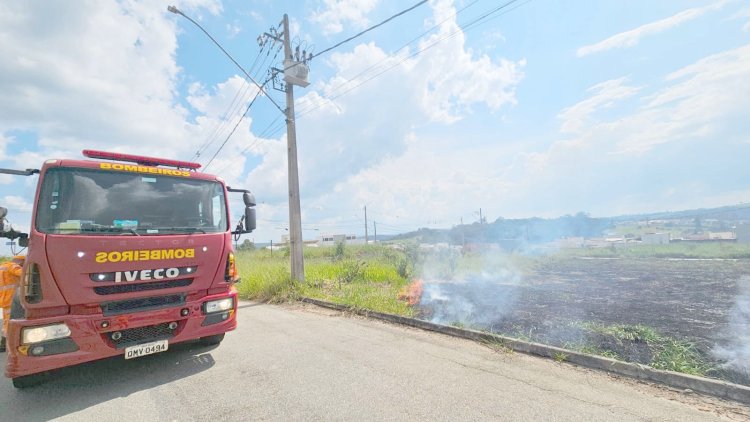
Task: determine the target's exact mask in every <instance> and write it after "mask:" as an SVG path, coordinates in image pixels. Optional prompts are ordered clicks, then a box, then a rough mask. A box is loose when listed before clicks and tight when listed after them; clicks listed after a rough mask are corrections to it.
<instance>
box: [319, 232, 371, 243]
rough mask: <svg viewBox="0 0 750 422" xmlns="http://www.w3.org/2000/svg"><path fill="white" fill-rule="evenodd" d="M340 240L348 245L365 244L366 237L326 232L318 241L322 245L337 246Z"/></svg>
mask: <svg viewBox="0 0 750 422" xmlns="http://www.w3.org/2000/svg"><path fill="white" fill-rule="evenodd" d="M339 242H343V243H346V244H347V245H364V244H365V239H358V238H357V235H355V234H324V235H322V236H320V237H319V238H318V241H317V243H318V245H320V246H336V244H337V243H339Z"/></svg>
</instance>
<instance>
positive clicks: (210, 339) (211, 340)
mask: <svg viewBox="0 0 750 422" xmlns="http://www.w3.org/2000/svg"><path fill="white" fill-rule="evenodd" d="M222 340H224V333H221V334H216V335H215V336H206V337H201V339H200V343H201V344H202V345H204V346H213V345H216V344H219V343H221V341H222Z"/></svg>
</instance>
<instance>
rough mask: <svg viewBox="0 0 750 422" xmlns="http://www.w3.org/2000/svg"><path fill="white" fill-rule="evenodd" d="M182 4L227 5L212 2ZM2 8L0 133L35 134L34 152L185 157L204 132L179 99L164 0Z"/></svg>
mask: <svg viewBox="0 0 750 422" xmlns="http://www.w3.org/2000/svg"><path fill="white" fill-rule="evenodd" d="M178 5H179V6H180V7H185V8H186V10H190V9H199V8H204V9H202V10H207V11H209V12H210V13H218V12H219V11H220V10H221V8H220V3H217V2H215V1H198V0H193V1H188V2H181V3H178ZM1 10H2V11H1V12H0V54H2V55H3V57H6V58H10V59H9V60H3V61H2V62H0V74H2V75H3V78H2V79H1V80H0V90H2V92H3V95H2V96H1V97H0V108H2V110H3V113H2V115H0V133H7V132H8V131H9V130H23V131H28V132H31V133H34V134H36V136H37V137H38V141H37V142H36V145H29V146H28V148H29V149H28V151H31V150H33V151H35V153H34V154H42V155H43V156H46V157H49V156H50V154H53V153H54V154H60V155H61V156H78V155H79V153H80V149H82V148H84V147H86V148H105V147H106V148H107V149H115V150H119V151H125V150H127V151H130V152H136V153H149V154H151V155H164V156H178V157H179V156H180V155H181V154H184V153H185V151H187V150H189V149H192V147H191V146H190V145H191V143H193V142H196V141H198V140H197V139H194V138H191V137H190V136H189V134H190V131H191V125H190V124H189V123H186V120H187V117H188V112H187V111H186V110H184V109H183V108H182V107H181V106H180V105H179V104H178V103H177V98H176V92H175V86H176V84H177V82H178V77H179V72H180V69H179V67H178V66H177V64H176V63H175V51H176V47H177V42H176V37H175V33H176V27H175V18H174V15H172V14H169V13H168V12H167V11H166V2H158V3H157V2H153V3H151V2H146V3H140V2H114V1H112V2H104V1H89V2H88V3H86V4H81V3H77V4H76V5H72V4H68V3H55V4H50V3H49V2H18V3H10V4H9V3H4V5H3V6H2V9H1ZM28 151H27V152H26V153H20V154H17V155H16V156H15V157H14V159H15V161H16V163H17V164H22V161H24V158H23V157H24V155H27V156H28V155H29V154H31V153H29V152H28ZM32 165H33V166H38V165H39V162H37V163H33V164H32Z"/></svg>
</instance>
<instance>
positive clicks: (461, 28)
mask: <svg viewBox="0 0 750 422" xmlns="http://www.w3.org/2000/svg"><path fill="white" fill-rule="evenodd" d="M517 1H519V0H510V1H508V2H506V3H504V4H502V5H500V6H498V7H496V8H495V9H492V10H490V11H488V12H485V13H484V14H483V15H481V16H479V17H478V18H475V19H474V20H472V21H471V22H469V23H467V24H465V25H464V26H459V30H456V31H453V32H451V33H450V34H448V35H446V36H444V37H442V38H440V39H438V40H436V41H435V42H433V43H432V44H429V45H427V46H425V47H423V48H421V49H419V50H417V51H415V52H414V53H412V54H410V55H409V56H407V57H405V58H403V59H402V60H401V61H398V62H396V63H394V64H392V65H391V66H388V67H386V68H385V69H383V70H382V71H380V72H378V73H376V74H374V75H373V76H371V77H369V78H367V79H365V80H363V81H362V82H360V83H358V84H356V85H354V86H353V87H351V88H349V89H347V90H345V91H343V92H341V93H338V94H335V95H330V96H327V97H324V99H325V100H328V101H330V100H335V99H336V98H339V97H341V96H342V95H344V94H347V93H349V92H351V91H353V90H354V89H356V88H359V87H360V86H362V85H364V84H365V83H367V82H369V81H371V80H373V79H375V78H377V77H379V76H380V75H382V74H384V73H386V72H388V71H389V70H391V69H393V68H395V67H397V66H399V65H401V64H402V63H404V62H405V61H406V60H409V59H411V58H413V57H416V56H417V55H419V54H421V53H423V52H425V51H427V50H429V49H430V48H432V47H435V46H436V45H437V44H439V43H441V42H443V41H446V40H448V39H450V38H453V37H455V36H456V35H458V33H459V32H460V31H468V30H470V29H473V28H474V27H476V26H479V25H481V24H482V23H486V22H487V21H489V19H488V17H489V16H490V15H492V14H495V13H497V12H498V11H501V10H503V9H505V8H506V7H508V6H510V5H512V4H513V3H516V2H517ZM529 1H530V0H527V1H526V2H524V3H522V4H520V5H518V6H517V7H520V6H522V5H523V4H526V3H528V2H529ZM472 4H473V3H472ZM470 5H471V4H470ZM470 5H469V6H470ZM467 7H468V6H467ZM464 9H466V7H464ZM464 9H462V10H464ZM515 9H516V8H513V9H510V10H507V11H506V12H505V13H509V12H511V11H513V10H515ZM457 13H458V12H457ZM503 14H504V13H503ZM501 15H502V14H501ZM498 16H500V15H498ZM496 17H497V16H496ZM485 19H486V20H485ZM482 20H485V22H482ZM443 22H445V20H444V21H443ZM428 32H429V31H428ZM402 48H403V47H402ZM352 80H353V79H352ZM350 82H351V80H350V81H348V82H345V83H344V84H342V85H340V86H343V85H345V84H347V83H350ZM320 107H321V105H320V104H318V105H316V106H314V107H313V108H310V109H307V110H302V111H300V113H299V114H298V117H302V116H304V115H306V114H308V113H311V112H312V111H314V110H317V109H318V108H320Z"/></svg>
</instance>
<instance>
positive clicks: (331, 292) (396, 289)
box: [237, 243, 414, 316]
mask: <svg viewBox="0 0 750 422" xmlns="http://www.w3.org/2000/svg"><path fill="white" fill-rule="evenodd" d="M304 257H305V282H304V283H294V284H293V283H292V282H291V279H290V275H289V251H288V249H281V250H276V251H271V250H268V249H263V250H250V251H248V250H241V251H239V252H238V253H237V265H238V267H239V268H238V269H239V271H240V274H241V276H242V282H241V283H240V284H239V285H238V286H237V287H238V289H239V293H240V295H241V297H243V298H245V299H254V300H261V301H271V302H279V301H286V300H293V299H295V298H297V297H300V296H304V297H310V298H315V299H321V300H326V301H330V302H333V303H338V304H341V305H345V306H348V307H351V308H355V309H369V310H374V311H378V312H387V313H392V314H397V315H403V316H413V315H414V309H413V308H412V307H410V306H409V305H408V303H406V302H405V301H403V300H399V294H400V292H401V291H402V290H404V289H405V288H406V286H407V285H408V284H409V283H410V281H411V275H412V274H413V272H414V267H413V264H412V261H411V260H410V259H409V257H408V254H407V252H405V251H404V250H398V249H393V248H389V247H386V246H381V245H368V246H364V245H362V246H351V245H349V246H347V245H344V244H343V243H341V244H339V245H337V246H336V247H333V248H306V249H305V251H304Z"/></svg>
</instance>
